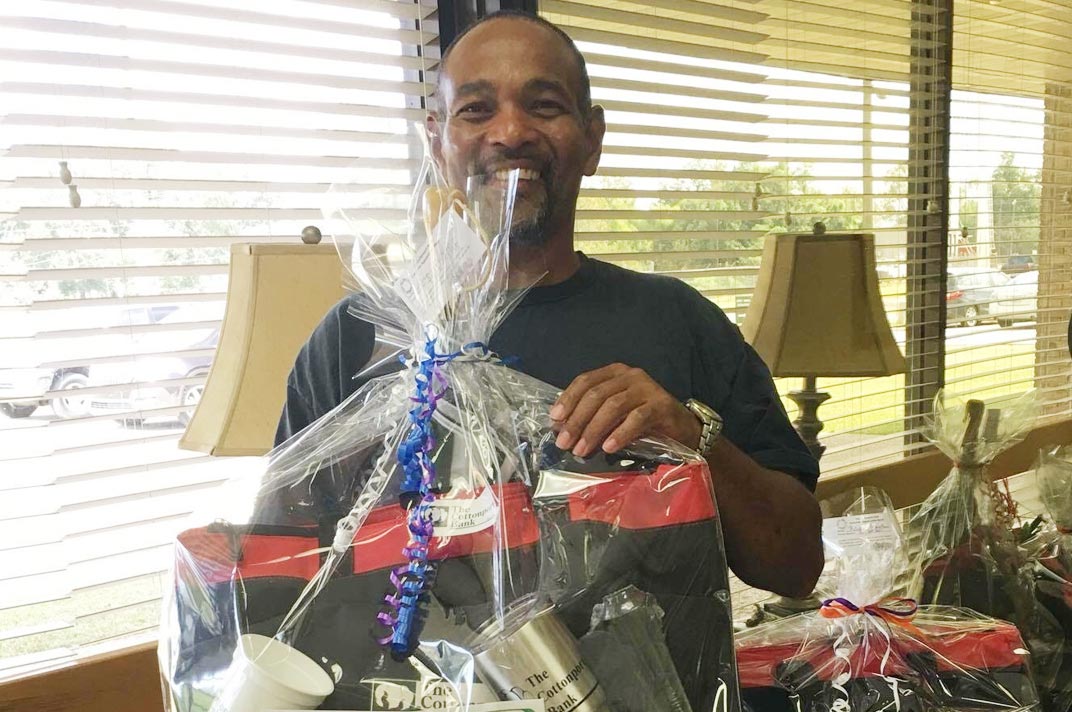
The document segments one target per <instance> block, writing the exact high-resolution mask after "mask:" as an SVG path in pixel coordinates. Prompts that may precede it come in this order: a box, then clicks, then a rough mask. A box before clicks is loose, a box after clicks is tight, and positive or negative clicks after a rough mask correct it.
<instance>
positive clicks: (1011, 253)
mask: <svg viewBox="0 0 1072 712" xmlns="http://www.w3.org/2000/svg"><path fill="white" fill-rule="evenodd" d="M953 27H954V41H953V52H954V54H953V87H954V94H953V112H952V119H951V122H950V127H951V133H952V136H951V155H950V182H951V185H950V198H951V208H952V209H951V211H950V225H949V229H950V234H951V238H952V239H951V242H952V243H953V244H952V245H951V247H950V256H949V264H950V272H951V274H952V272H953V270H956V271H958V272H960V273H962V274H963V273H969V274H972V273H974V274H976V275H980V277H976V279H980V278H981V277H983V276H985V277H988V278H993V276H995V275H999V274H1000V273H1002V271H1003V270H1004V272H1008V273H1009V274H1011V275H1012V280H1011V281H1010V282H1009V283H1008V284H1007V285H1001V286H999V287H998V288H997V289H995V290H992V291H991V292H989V293H980V294H978V295H976V297H977V299H976V300H975V301H979V302H981V303H980V304H979V306H978V310H979V312H980V316H981V317H982V318H981V321H980V323H979V325H978V326H977V327H975V328H974V329H952V330H950V332H949V333H948V334H947V347H946V348H947V366H946V380H947V383H948V386H949V388H951V389H955V390H957V391H959V392H968V393H973V394H975V395H976V396H978V397H982V398H985V399H988V400H1000V399H1001V398H1002V397H1004V396H1007V395H1010V394H1015V393H1019V392H1022V391H1024V390H1026V389H1028V388H1031V387H1036V388H1038V389H1039V393H1040V398H1041V400H1042V401H1043V402H1044V407H1043V412H1044V415H1046V416H1048V417H1056V416H1067V415H1068V414H1069V413H1070V412H1072V393H1070V385H1069V383H1070V373H1069V369H1070V366H1069V357H1068V346H1067V343H1066V334H1067V327H1068V319H1069V314H1070V312H1072V291H1070V290H1069V285H1070V284H1072V258H1070V255H1069V248H1070V247H1072V233H1070V228H1072V222H1070V216H1072V198H1069V197H1066V196H1068V195H1069V194H1068V192H1067V191H1068V187H1069V185H1070V182H1069V181H1070V178H1072V161H1070V156H1072V133H1070V131H1069V126H1070V123H1072V102H1070V100H1069V98H1070V92H1072V83H1070V78H1072V44H1070V42H1069V38H1070V36H1072V5H1070V4H1069V3H1067V2H1042V1H1035V0H1027V1H1024V0H1013V1H1012V2H1004V1H1003V2H1001V3H996V4H991V3H989V2H969V3H963V4H960V3H958V4H957V14H956V16H955V21H954V25H953ZM951 296H952V294H951ZM965 296H967V293H965ZM963 299H964V296H961V297H960V298H959V299H958V300H953V301H950V302H949V303H950V304H953V303H954V301H960V300H963Z"/></svg>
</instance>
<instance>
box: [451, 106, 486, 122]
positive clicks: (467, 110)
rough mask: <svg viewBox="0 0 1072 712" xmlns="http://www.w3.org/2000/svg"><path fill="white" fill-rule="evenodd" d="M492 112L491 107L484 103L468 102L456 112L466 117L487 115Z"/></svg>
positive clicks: (455, 113)
mask: <svg viewBox="0 0 1072 712" xmlns="http://www.w3.org/2000/svg"><path fill="white" fill-rule="evenodd" d="M489 113H491V108H490V107H489V106H488V105H487V104H484V103H474V104H466V105H464V106H463V107H461V108H460V109H458V110H457V111H455V112H454V115H455V116H460V117H462V118H465V119H472V118H477V117H481V116H486V115H487V114H489Z"/></svg>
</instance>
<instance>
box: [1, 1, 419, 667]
mask: <svg viewBox="0 0 1072 712" xmlns="http://www.w3.org/2000/svg"><path fill="white" fill-rule="evenodd" d="M435 11H436V7H435V5H434V3H430V2H427V1H426V0H423V1H421V0H419V1H417V2H412V1H402V0H350V1H346V2H341V1H339V0H274V1H266V2H260V3H256V4H250V3H248V2H243V1H241V0H181V1H179V0H25V1H22V2H18V3H3V6H2V7H0V112H2V114H0V411H2V412H0V471H2V475H3V476H2V477H0V679H2V678H4V677H10V676H14V675H20V674H24V673H26V672H29V671H33V670H37V669H39V668H41V667H43V666H48V665H53V664H57V663H60V662H63V661H65V660H70V659H71V658H73V657H77V656H78V655H80V654H83V653H84V652H85V651H87V650H93V649H96V648H97V647H99V645H101V644H107V643H109V642H110V641H116V640H129V639H130V636H132V635H134V636H136V635H139V634H151V632H152V631H153V630H154V629H155V627H156V625H157V618H158V612H157V611H158V599H159V594H160V586H161V583H162V581H161V575H162V572H163V571H164V570H165V569H166V568H167V566H168V564H169V559H170V542H171V540H172V538H173V536H174V534H175V533H176V532H177V531H178V529H179V528H180V527H181V525H182V522H183V519H184V518H185V517H186V515H187V514H188V513H189V512H191V511H192V510H193V508H194V507H196V506H197V505H198V503H199V501H203V500H204V498H205V497H206V496H207V494H208V493H209V492H210V491H211V488H212V487H214V486H215V485H216V484H217V483H218V482H219V481H221V480H222V479H223V478H225V477H228V476H230V475H232V474H235V473H236V472H238V471H241V469H242V468H243V467H248V466H250V465H251V463H249V462H248V461H243V460H241V459H237V458H230V459H212V458H207V457H204V456H201V455H199V454H196V453H190V452H186V451H182V450H179V449H178V448H177V447H176V443H177V440H178V437H179V435H180V434H181V431H182V424H183V423H184V422H185V419H186V417H187V415H188V413H189V410H190V408H191V407H192V404H193V403H195V402H196V400H197V397H198V396H199V393H200V388H201V387H202V384H203V382H204V377H205V374H206V373H207V371H208V366H209V364H210V363H211V358H212V354H213V351H214V348H215V338H216V335H217V334H218V326H219V319H220V317H221V315H222V309H223V299H224V296H225V291H226V276H227V255H228V246H229V245H230V244H232V243H234V242H276V241H283V242H289V241H293V240H296V239H298V236H299V235H300V233H301V230H302V228H303V227H304V226H306V225H309V224H315V223H317V222H318V221H319V220H320V215H321V213H320V208H321V207H322V205H323V195H324V193H325V192H326V191H327V189H328V186H329V185H330V184H331V183H332V182H333V181H335V180H339V179H342V178H345V179H346V180H347V181H350V182H352V181H353V180H354V173H353V172H352V170H350V169H351V167H352V166H353V165H354V164H355V162H356V161H360V165H361V166H362V168H363V170H362V172H361V175H362V176H363V180H365V181H367V182H368V184H369V185H375V186H382V187H383V189H384V190H386V191H390V190H399V191H401V192H402V193H403V194H408V191H409V183H410V182H411V177H410V176H411V174H412V171H413V170H414V168H415V160H416V158H415V157H414V156H413V155H411V154H410V153H408V152H407V147H406V143H405V141H404V139H403V138H402V137H403V135H404V133H405V127H406V125H407V122H410V121H414V120H420V119H422V118H423V116H424V108H423V107H424V105H425V97H426V96H427V95H428V94H429V91H428V89H427V87H426V80H427V78H428V75H427V73H426V72H427V70H428V69H429V68H430V67H431V66H432V65H433V63H434V61H435V57H437V56H438V44H437V41H436V40H437V36H436V23H435V22H434V13H435ZM429 54H430V55H431V56H429ZM252 464H253V465H254V466H255V463H252Z"/></svg>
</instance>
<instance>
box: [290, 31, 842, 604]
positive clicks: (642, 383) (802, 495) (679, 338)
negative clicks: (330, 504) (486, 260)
mask: <svg viewBox="0 0 1072 712" xmlns="http://www.w3.org/2000/svg"><path fill="white" fill-rule="evenodd" d="M605 129H606V126H605V121H604V116H603V110H602V108H600V107H598V106H593V105H592V103H591V98H590V85H589V80H588V75H587V70H586V68H585V64H584V59H583V57H582V56H581V54H580V53H579V52H578V51H577V48H576V47H575V46H574V45H573V43H572V41H571V40H570V39H569V38H568V36H566V35H565V34H564V33H563V32H562V31H561V30H559V29H558V28H557V27H555V26H554V25H552V24H550V23H548V22H546V21H544V20H542V19H540V18H536V17H532V16H527V15H517V14H509V13H497V14H495V15H492V16H489V17H488V18H485V19H484V20H482V21H480V22H478V23H477V24H475V25H474V26H472V27H471V28H470V29H469V30H468V31H466V32H465V33H463V34H462V35H461V36H460V37H459V38H458V39H457V40H455V42H454V43H453V45H452V46H451V48H450V49H449V50H448V51H447V53H446V56H445V57H444V59H443V62H442V66H441V71H440V75H439V112H438V113H436V114H433V115H431V116H429V117H428V132H429V135H430V136H431V139H432V151H433V156H434V158H435V160H436V163H437V164H438V166H439V167H440V169H441V171H442V172H443V174H444V175H445V176H446V178H447V180H448V182H449V183H450V184H451V185H452V186H454V187H457V188H459V189H462V190H464V189H465V187H466V186H467V185H469V184H470V180H471V179H472V178H473V177H478V179H479V180H482V181H485V182H486V183H494V182H496V181H501V180H503V179H504V178H505V177H506V175H508V172H509V171H511V170H514V169H518V170H519V177H520V181H519V186H518V199H517V205H516V207H515V210H514V224H513V226H512V232H511V241H510V265H511V271H512V272H516V273H518V274H524V275H540V274H542V275H543V277H542V278H541V279H540V281H539V283H538V284H537V286H535V287H534V288H532V289H531V291H529V292H528V293H527V294H526V295H525V297H524V299H523V300H522V301H521V303H520V304H519V305H518V307H517V308H516V309H515V310H514V311H513V312H512V313H511V314H510V315H509V316H508V317H507V319H506V320H505V322H504V323H503V324H502V326H500V328H499V329H498V330H497V331H496V332H495V334H494V335H493V336H492V338H491V340H490V344H489V345H490V347H491V348H492V349H493V350H495V351H496V352H498V353H500V354H504V355H510V356H513V357H516V358H517V359H518V365H517V368H519V369H520V370H522V371H525V372H526V373H528V374H529V375H532V376H535V377H536V378H539V379H541V380H543V381H545V382H547V383H551V384H553V385H555V386H558V387H559V388H564V389H565V390H564V391H563V392H562V395H561V396H560V397H559V399H558V402H557V403H556V404H555V406H554V407H553V409H552V410H551V417H552V419H554V420H555V421H556V423H557V428H558V441H557V445H558V446H559V447H560V448H563V449H569V450H572V451H573V452H574V453H575V454H577V455H578V456H582V457H585V456H589V455H591V454H592V453H594V452H596V451H597V450H599V449H602V450H604V451H606V452H614V451H616V450H618V449H620V448H622V447H624V446H625V445H627V444H628V443H629V442H631V441H632V440H634V439H635V438H637V437H641V436H644V435H663V436H667V437H671V438H673V439H674V440H677V441H679V442H681V443H685V444H687V445H689V446H692V447H694V448H696V449H698V450H699V451H700V452H701V453H702V454H703V455H704V456H705V457H706V458H707V459H708V461H709V463H710V466H711V472H712V477H713V482H714V486H715V493H716V496H717V499H718V504H719V509H720V513H721V518H722V526H723V530H724V535H725V540H726V552H727V557H728V559H729V563H730V567H731V568H732V569H733V570H734V571H735V572H736V573H737V575H738V576H739V577H740V578H741V579H742V580H743V581H745V582H746V583H749V584H751V585H753V586H757V587H759V588H764V589H767V590H770V591H774V592H776V593H780V594H783V595H790V596H803V595H805V594H807V593H809V592H810V591H811V589H812V587H813V585H814V583H815V580H816V579H817V577H818V575H819V573H820V571H821V569H822V565H823V555H822V546H821V542H820V524H821V518H820V515H819V508H818V505H817V503H816V501H815V499H814V497H813V496H812V494H811V490H813V489H814V486H815V481H816V478H817V477H818V465H817V463H816V461H815V460H814V459H813V458H812V457H811V455H810V454H809V453H808V451H807V449H806V448H805V447H804V445H803V444H802V443H801V441H800V438H799V437H798V436H797V434H796V432H795V431H794V430H793V428H792V426H791V425H790V424H789V421H788V418H787V417H786V414H785V411H784V409H783V408H782V405H781V403H780V401H779V399H778V396H777V393H776V392H775V390H774V384H773V382H772V380H771V377H770V373H769V372H768V370H767V369H766V367H765V366H764V365H763V363H762V362H761V361H760V359H759V357H758V356H757V355H756V353H755V352H754V351H753V350H752V349H751V348H750V347H749V346H748V345H747V344H745V343H744V341H743V340H742V338H741V335H740V332H739V331H738V330H737V328H736V327H735V326H734V325H733V324H732V323H730V322H729V320H728V319H727V318H726V316H725V315H724V314H723V313H722V312H721V310H719V309H718V307H716V306H714V305H713V304H711V303H710V302H709V301H708V300H707V299H705V298H704V297H703V296H702V295H700V294H699V293H698V292H696V291H695V290H693V289H692V288H691V287H689V286H687V285H685V284H684V283H682V282H680V281H678V280H675V279H671V278H667V277H659V276H654V275H645V274H640V273H636V272H631V271H628V270H625V269H622V268H619V267H615V266H612V265H609V264H607V263H603V262H599V261H597V260H594V259H591V258H589V257H587V256H585V255H584V254H582V253H580V252H577V251H576V250H575V247H574V222H575V219H576V210H577V199H578V195H579V193H580V186H581V180H582V178H583V177H584V176H587V175H592V174H594V173H595V171H596V168H597V167H598V164H599V159H600V153H601V149H602V143H603V135H604V132H605ZM347 309H348V303H347V302H346V301H343V302H341V303H340V304H339V305H338V306H337V307H336V308H335V309H333V310H332V312H330V313H329V314H328V316H327V317H326V318H325V319H324V321H323V322H322V323H321V324H320V326H319V327H318V328H317V330H316V331H315V332H314V334H313V335H312V337H311V338H310V340H309V342H308V344H306V346H305V347H304V348H303V349H302V351H301V353H300V354H299V356H298V359H297V362H296V364H295V366H294V370H293V372H292V373H291V376H290V378H289V380H288V383H287V403H286V406H285V409H284V412H283V417H282V419H281V421H280V425H279V430H278V433H277V436H276V441H277V443H279V442H282V441H283V440H285V439H286V438H287V437H289V436H291V435H293V434H294V433H296V432H298V431H299V430H301V429H302V428H304V427H305V426H307V425H308V424H310V423H312V422H313V421H314V420H316V419H317V418H318V417H320V416H322V415H324V414H325V413H327V412H328V411H329V410H331V409H332V408H334V407H335V406H336V405H338V404H339V403H341V402H342V401H343V400H345V399H346V397H347V396H349V395H350V394H352V393H353V392H354V391H356V390H357V388H359V387H360V386H361V385H362V383H363V380H362V379H356V378H354V375H355V374H357V373H360V372H362V371H363V370H364V369H365V368H366V366H367V365H368V364H369V363H370V361H371V360H372V354H373V351H374V347H375V344H376V334H375V329H374V327H373V326H372V325H371V324H368V323H366V322H363V321H361V320H359V319H356V318H354V317H353V316H350V315H349V313H348V311H347Z"/></svg>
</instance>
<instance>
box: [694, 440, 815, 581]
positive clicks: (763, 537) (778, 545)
mask: <svg viewBox="0 0 1072 712" xmlns="http://www.w3.org/2000/svg"><path fill="white" fill-rule="evenodd" d="M708 461H709V464H710V466H711V475H712V479H713V481H714V487H715V495H716V497H717V499H718V505H719V516H720V517H721V519H722V531H723V535H724V536H725V539H726V557H727V559H728V562H729V565H730V568H732V569H733V571H734V573H736V574H737V576H738V577H739V578H740V579H741V580H742V581H744V582H745V583H746V584H748V585H750V586H754V587H756V588H761V589H765V590H767V591H773V592H774V593H777V594H780V595H783V596H792V597H796V598H802V597H804V596H807V595H808V594H809V593H811V590H812V589H813V588H814V587H815V582H816V580H818V578H819V574H821V573H822V570H823V547H822V539H821V531H822V515H821V514H820V512H819V504H818V502H816V501H815V497H814V496H812V494H811V492H809V491H808V490H807V488H805V487H804V485H802V484H801V483H800V482H798V481H797V480H796V479H795V478H794V477H792V476H790V475H787V474H784V473H781V472H774V471H772V470H768V469H765V468H763V467H761V466H759V465H758V464H756V462H755V461H754V460H752V459H751V458H750V457H748V456H747V455H745V454H744V453H743V452H741V451H740V450H738V449H737V447H736V446H734V445H733V443H731V442H729V441H728V440H726V439H724V438H723V439H721V440H720V441H719V442H718V443H716V445H715V447H714V449H713V450H712V452H711V455H710V457H709V458H708Z"/></svg>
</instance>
